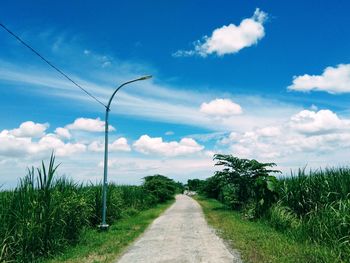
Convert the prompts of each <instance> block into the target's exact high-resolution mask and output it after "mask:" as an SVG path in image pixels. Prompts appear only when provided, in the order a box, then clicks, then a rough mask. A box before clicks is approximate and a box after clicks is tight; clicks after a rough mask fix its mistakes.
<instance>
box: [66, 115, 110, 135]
mask: <svg viewBox="0 0 350 263" xmlns="http://www.w3.org/2000/svg"><path fill="white" fill-rule="evenodd" d="M66 128H67V129H69V130H80V131H88V132H103V131H104V130H105V122H104V121H101V119H100V118H96V119H90V118H78V119H76V120H75V121H74V122H73V123H71V124H68V125H67V126H66ZM114 130H115V128H114V127H113V126H111V125H109V131H114Z"/></svg>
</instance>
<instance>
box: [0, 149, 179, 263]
mask: <svg viewBox="0 0 350 263" xmlns="http://www.w3.org/2000/svg"><path fill="white" fill-rule="evenodd" d="M57 167H58V166H57V165H55V157H54V156H53V155H51V158H50V162H49V164H48V165H47V166H46V165H45V164H44V162H42V165H41V167H40V168H37V169H34V168H31V169H29V170H28V173H27V175H26V176H25V177H24V178H23V179H21V180H20V181H19V184H18V186H17V187H16V188H15V189H14V190H13V191H2V192H0V262H11V261H12V262H13V261H16V262H34V261H36V260H37V259H39V258H42V257H50V256H52V255H54V254H55V253H57V252H59V251H62V250H63V249H64V248H66V247H67V246H69V245H71V244H76V243H77V242H78V240H79V238H80V235H81V233H82V231H83V230H84V229H86V228H91V227H96V226H97V225H98V224H99V223H100V222H101V213H102V205H101V204H102V200H101V199H102V198H101V196H102V191H101V189H102V185H101V184H97V185H83V184H77V183H75V182H73V181H72V180H69V179H67V178H65V177H62V178H55V174H56V170H57ZM152 187H153V188H152ZM175 188H176V184H175V183H174V182H173V181H172V180H171V179H168V178H166V177H165V176H159V175H156V176H154V177H153V176H148V177H147V179H146V180H145V183H144V185H143V186H118V185H115V184H109V186H108V193H107V207H108V209H107V222H108V223H109V224H112V223H113V222H114V221H115V220H117V219H120V218H121V217H123V216H129V215H135V214H137V213H138V212H139V211H142V210H145V209H148V208H150V207H152V206H154V205H156V204H157V203H159V202H164V201H165V200H168V199H171V198H173V195H174V193H175ZM152 189H153V190H152ZM157 189H160V190H159V191H157Z"/></svg>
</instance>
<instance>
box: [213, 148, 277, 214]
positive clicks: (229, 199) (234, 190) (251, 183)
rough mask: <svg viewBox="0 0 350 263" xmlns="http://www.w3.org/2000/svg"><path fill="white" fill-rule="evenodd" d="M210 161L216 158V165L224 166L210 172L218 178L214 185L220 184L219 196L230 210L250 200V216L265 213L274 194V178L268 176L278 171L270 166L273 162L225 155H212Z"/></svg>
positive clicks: (275, 180)
mask: <svg viewBox="0 0 350 263" xmlns="http://www.w3.org/2000/svg"><path fill="white" fill-rule="evenodd" d="M214 160H216V161H217V162H216V164H215V165H216V166H223V167H224V168H223V170H222V171H218V172H216V173H215V175H214V177H216V180H217V181H219V184H217V185H218V186H224V187H220V190H221V196H218V197H219V199H221V201H224V202H225V203H228V204H229V205H230V206H231V207H232V208H234V209H240V208H242V207H243V206H244V205H246V204H248V203H249V202H252V201H253V202H254V204H255V205H254V212H253V213H254V215H255V216H260V215H262V214H263V213H265V212H266V211H267V209H268V208H269V207H270V206H271V204H272V203H273V202H274V201H275V199H276V197H277V192H276V190H275V187H276V184H277V179H276V178H275V177H274V176H272V175H270V174H271V173H279V172H280V171H278V170H275V169H272V167H274V166H276V164H275V163H260V162H258V161H257V160H254V159H253V160H249V159H240V158H238V157H235V156H232V155H225V154H215V155H214ZM216 188H217V187H216ZM215 190H216V191H217V189H215Z"/></svg>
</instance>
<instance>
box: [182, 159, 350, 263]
mask: <svg viewBox="0 0 350 263" xmlns="http://www.w3.org/2000/svg"><path fill="white" fill-rule="evenodd" d="M217 157H218V158H217V160H218V163H217V165H222V166H224V167H225V168H224V169H223V170H222V171H219V172H217V173H216V174H215V175H214V176H213V177H210V178H208V179H207V180H205V181H200V180H192V181H191V180H190V181H189V186H190V188H192V189H191V190H197V191H199V192H201V193H202V194H204V195H205V196H207V197H211V198H215V199H217V200H219V201H220V202H221V203H222V204H224V206H225V207H226V208H227V209H231V210H234V211H237V212H238V213H239V214H240V215H241V218H243V219H245V220H250V221H257V222H260V223H263V224H265V225H267V226H271V227H273V228H274V229H276V230H277V231H279V232H280V233H283V234H284V235H286V236H288V237H289V238H291V239H292V240H294V241H296V242H300V243H305V242H307V243H308V244H313V245H315V246H317V247H318V246H320V247H325V248H328V249H330V251H331V254H332V259H333V260H335V261H333V262H346V261H347V260H348V259H349V258H350V168H346V167H345V168H341V167H340V168H328V169H324V170H322V169H319V170H315V171H312V170H310V171H309V172H306V171H305V169H304V170H299V171H298V172H297V173H294V174H291V175H290V176H287V177H275V176H273V175H272V173H278V171H276V170H273V169H271V167H273V166H274V164H273V163H267V164H264V163H259V162H257V161H256V160H247V159H238V158H236V157H233V156H224V155H221V156H217ZM325 258H327V257H325ZM325 258H324V259H325ZM319 262H320V261H319ZM326 262H332V261H326Z"/></svg>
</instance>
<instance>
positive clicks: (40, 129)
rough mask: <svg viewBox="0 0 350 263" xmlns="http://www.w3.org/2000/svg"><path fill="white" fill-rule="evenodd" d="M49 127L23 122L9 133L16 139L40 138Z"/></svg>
mask: <svg viewBox="0 0 350 263" xmlns="http://www.w3.org/2000/svg"><path fill="white" fill-rule="evenodd" d="M48 127H49V124H48V123H34V122H32V121H26V122H23V123H22V124H21V125H20V126H19V128H17V129H13V130H11V131H9V133H10V134H12V135H14V136H16V137H34V138H36V137H41V136H43V135H44V134H45V131H46V129H47V128H48Z"/></svg>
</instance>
